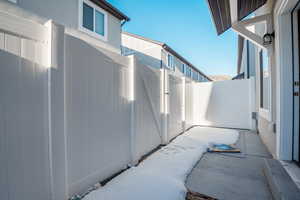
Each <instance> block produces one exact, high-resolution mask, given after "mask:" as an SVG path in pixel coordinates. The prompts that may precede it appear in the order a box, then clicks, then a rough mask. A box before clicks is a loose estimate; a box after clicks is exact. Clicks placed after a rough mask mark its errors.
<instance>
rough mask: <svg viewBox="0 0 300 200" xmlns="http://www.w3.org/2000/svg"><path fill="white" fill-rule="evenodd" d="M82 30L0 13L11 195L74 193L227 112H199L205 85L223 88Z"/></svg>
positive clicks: (2, 190) (4, 174) (4, 161)
mask: <svg viewBox="0 0 300 200" xmlns="http://www.w3.org/2000/svg"><path fill="white" fill-rule="evenodd" d="M81 35H82V33H80V32H78V31H75V30H68V29H66V28H65V27H63V26H61V25H57V24H55V23H53V22H52V21H48V22H47V23H46V24H43V25H42V24H38V23H35V22H32V21H29V20H26V19H24V18H19V17H16V16H13V15H10V14H7V13H3V12H0V94H1V98H0V163H1V165H0V194H1V199H3V200H19V199H24V200H41V199H43V200H47V199H49V200H53V199H55V200H62V199H67V198H68V197H70V196H72V195H74V194H77V193H82V192H84V191H86V190H87V189H88V188H89V187H91V186H92V185H94V184H95V183H97V182H99V181H101V180H104V179H106V178H108V177H110V176H111V175H113V174H115V173H117V172H119V171H120V170H122V169H124V168H126V167H127V166H128V165H130V164H135V163H136V162H137V161H138V160H139V159H141V157H142V156H143V155H145V154H147V153H149V152H151V151H152V150H153V149H155V148H156V147H157V146H159V145H161V144H167V143H168V142H169V141H170V140H171V139H172V138H174V137H176V136H177V135H179V134H180V133H182V132H183V131H184V130H185V129H187V128H189V127H191V126H192V125H195V124H201V123H202V122H203V121H204V120H203V118H205V117H203V116H204V115H206V114H208V115H207V116H212V115H216V116H218V115H217V114H216V113H217V112H215V111H212V115H210V114H209V113H206V114H203V115H200V112H201V113H203V112H204V110H205V108H203V106H197V103H198V102H201V101H203V99H202V96H201V92H202V91H203V92H205V93H207V90H209V94H213V95H215V96H216V95H217V94H215V93H214V92H212V90H213V89H212V87H218V86H213V85H212V84H211V83H203V84H204V85H205V86H203V85H201V84H199V83H195V82H193V81H192V80H190V79H188V78H183V76H179V75H175V74H174V73H173V72H172V71H168V70H164V69H154V68H151V67H149V66H146V65H144V64H142V63H140V62H139V60H138V59H137V58H136V57H135V56H129V57H123V56H121V55H118V54H115V53H112V52H110V51H107V50H104V49H101V48H100V47H97V46H93V45H92V44H90V43H88V42H86V41H85V40H84V39H82V37H81ZM245 84H246V86H245V87H249V88H250V86H249V85H251V82H249V83H248V82H247V83H245ZM247 84H248V85H247ZM236 85H241V84H240V83H236ZM222 87H223V86H222ZM226 87H228V88H231V87H232V85H231V86H226ZM240 90H241V91H243V88H241V89H240ZM224 95H225V96H226V94H224ZM249 95H250V93H249ZM227 96H228V98H230V95H227ZM247 97H248V96H247ZM205 98H206V101H209V98H213V97H211V96H210V97H209V96H207V95H206V96H205ZM217 98H219V96H217ZM222 98H223V99H224V98H225V99H226V97H222ZM213 102H214V104H216V105H219V104H220V102H219V101H218V100H213ZM206 103H207V102H206ZM221 103H222V102H221ZM207 104H208V103H207ZM214 104H212V105H210V106H212V107H213V106H215V105H214ZM246 104H247V99H246V97H245V99H244V102H240V101H237V102H236V103H235V104H234V105H232V107H237V108H238V110H239V112H242V111H243V110H241V107H246V108H245V110H244V111H245V116H240V117H241V118H247V117H248V115H249V112H251V109H248V108H249V107H247V106H245V105H246ZM203 105H205V103H204V104H203ZM219 107H220V106H219ZM227 109H228V107H227ZM206 110H207V109H206ZM205 112H206V111H205ZM205 112H204V113H205ZM225 118H226V117H225ZM201 120H202V121H201ZM218 120H221V119H218ZM247 120H248V118H247V119H246V121H247ZM212 121H214V120H212ZM206 122H207V121H206ZM206 125H207V123H206ZM213 125H216V126H217V125H218V122H216V123H215V124H213ZM223 125H224V124H223ZM237 126H238V125H237ZM243 126H245V127H246V126H248V124H246V125H243ZM250 126H251V124H250V125H249V128H251V127H250Z"/></svg>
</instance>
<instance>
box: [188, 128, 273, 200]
mask: <svg viewBox="0 0 300 200" xmlns="http://www.w3.org/2000/svg"><path fill="white" fill-rule="evenodd" d="M237 147H239V148H240V149H241V151H242V153H238V154H233V153H231V154H228V153H224V154H221V153H206V154H205V155H204V156H203V157H202V158H201V160H200V161H199V162H198V163H197V165H196V166H195V168H194V169H193V170H192V172H191V173H190V175H189V176H188V178H187V182H186V186H187V188H188V189H189V190H191V191H193V192H199V193H201V194H205V195H209V196H212V197H214V198H217V199H225V200H232V199H235V200H239V199H241V200H248V199H249V200H250V199H251V200H253V199H255V200H260V199H264V200H265V199H272V195H271V192H270V189H269V187H268V184H267V179H266V177H265V176H264V174H263V167H264V158H272V156H271V155H270V153H269V152H268V151H267V149H266V147H265V146H264V144H263V143H262V142H261V140H260V137H259V136H258V135H257V134H256V133H252V132H249V131H242V132H241V133H240V137H239V140H238V142H237Z"/></svg>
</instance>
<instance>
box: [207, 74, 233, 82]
mask: <svg viewBox="0 0 300 200" xmlns="http://www.w3.org/2000/svg"><path fill="white" fill-rule="evenodd" d="M210 77H211V79H213V80H214V81H227V80H231V79H232V77H231V76H229V75H222V74H220V75H211V76H210Z"/></svg>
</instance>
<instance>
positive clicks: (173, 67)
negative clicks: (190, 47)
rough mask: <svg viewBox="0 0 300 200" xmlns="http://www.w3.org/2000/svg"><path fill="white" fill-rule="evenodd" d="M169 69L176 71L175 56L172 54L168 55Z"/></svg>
mask: <svg viewBox="0 0 300 200" xmlns="http://www.w3.org/2000/svg"><path fill="white" fill-rule="evenodd" d="M167 66H168V68H169V69H172V70H174V71H175V66H174V56H172V55H171V54H168V64H167Z"/></svg>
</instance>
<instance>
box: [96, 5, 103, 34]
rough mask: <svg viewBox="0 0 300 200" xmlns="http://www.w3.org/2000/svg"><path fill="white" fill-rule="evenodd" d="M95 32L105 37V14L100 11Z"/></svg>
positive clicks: (97, 12)
mask: <svg viewBox="0 0 300 200" xmlns="http://www.w3.org/2000/svg"><path fill="white" fill-rule="evenodd" d="M95 32H96V33H98V34H100V35H103V36H104V14H103V13H101V12H99V11H98V10H96V13H95Z"/></svg>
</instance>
